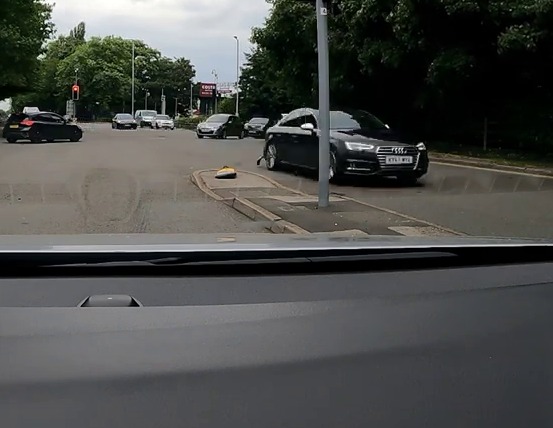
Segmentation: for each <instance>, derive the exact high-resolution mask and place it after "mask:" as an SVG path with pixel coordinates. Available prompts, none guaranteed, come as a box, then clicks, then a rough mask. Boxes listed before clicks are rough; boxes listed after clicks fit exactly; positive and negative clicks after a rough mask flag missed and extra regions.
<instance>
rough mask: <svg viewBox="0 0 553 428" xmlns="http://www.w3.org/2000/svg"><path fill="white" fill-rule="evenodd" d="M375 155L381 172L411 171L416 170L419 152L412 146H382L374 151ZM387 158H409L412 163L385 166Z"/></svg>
mask: <svg viewBox="0 0 553 428" xmlns="http://www.w3.org/2000/svg"><path fill="white" fill-rule="evenodd" d="M376 154H377V157H378V163H379V164H380V168H381V169H383V170H390V169H393V170H413V169H416V167H417V165H418V163H419V156H420V152H419V150H418V149H417V148H416V147H412V146H383V147H378V148H377V149H376ZM387 156H411V157H412V158H413V162H411V163H404V164H397V165H389V164H386V157H387Z"/></svg>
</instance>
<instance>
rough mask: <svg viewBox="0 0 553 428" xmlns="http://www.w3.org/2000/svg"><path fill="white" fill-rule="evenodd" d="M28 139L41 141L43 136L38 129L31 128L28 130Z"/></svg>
mask: <svg viewBox="0 0 553 428" xmlns="http://www.w3.org/2000/svg"><path fill="white" fill-rule="evenodd" d="M29 140H31V143H41V142H42V140H43V138H42V135H41V134H40V131H38V130H36V129H32V128H31V130H30V131H29Z"/></svg>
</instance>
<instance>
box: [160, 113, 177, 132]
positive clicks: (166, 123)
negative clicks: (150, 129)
mask: <svg viewBox="0 0 553 428" xmlns="http://www.w3.org/2000/svg"><path fill="white" fill-rule="evenodd" d="M155 126H156V129H175V121H174V120H173V119H171V118H170V117H169V116H167V115H166V114H158V115H157V116H156V125H155Z"/></svg>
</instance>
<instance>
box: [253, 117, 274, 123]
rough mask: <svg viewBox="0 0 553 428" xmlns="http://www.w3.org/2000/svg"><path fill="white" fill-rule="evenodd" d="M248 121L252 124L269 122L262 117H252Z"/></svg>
mask: <svg viewBox="0 0 553 428" xmlns="http://www.w3.org/2000/svg"><path fill="white" fill-rule="evenodd" d="M250 123H251V124H252V125H266V124H267V123H269V119H266V118H264V117H254V118H253V119H250Z"/></svg>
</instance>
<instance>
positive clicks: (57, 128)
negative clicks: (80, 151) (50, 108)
mask: <svg viewBox="0 0 553 428" xmlns="http://www.w3.org/2000/svg"><path fill="white" fill-rule="evenodd" d="M45 117H46V119H47V120H48V121H49V123H48V129H49V132H48V133H49V135H50V138H49V139H50V140H68V139H69V138H71V135H70V131H71V130H72V127H71V126H69V125H67V124H66V123H65V120H64V119H63V117H61V116H59V115H57V114H55V113H48V114H45Z"/></svg>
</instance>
